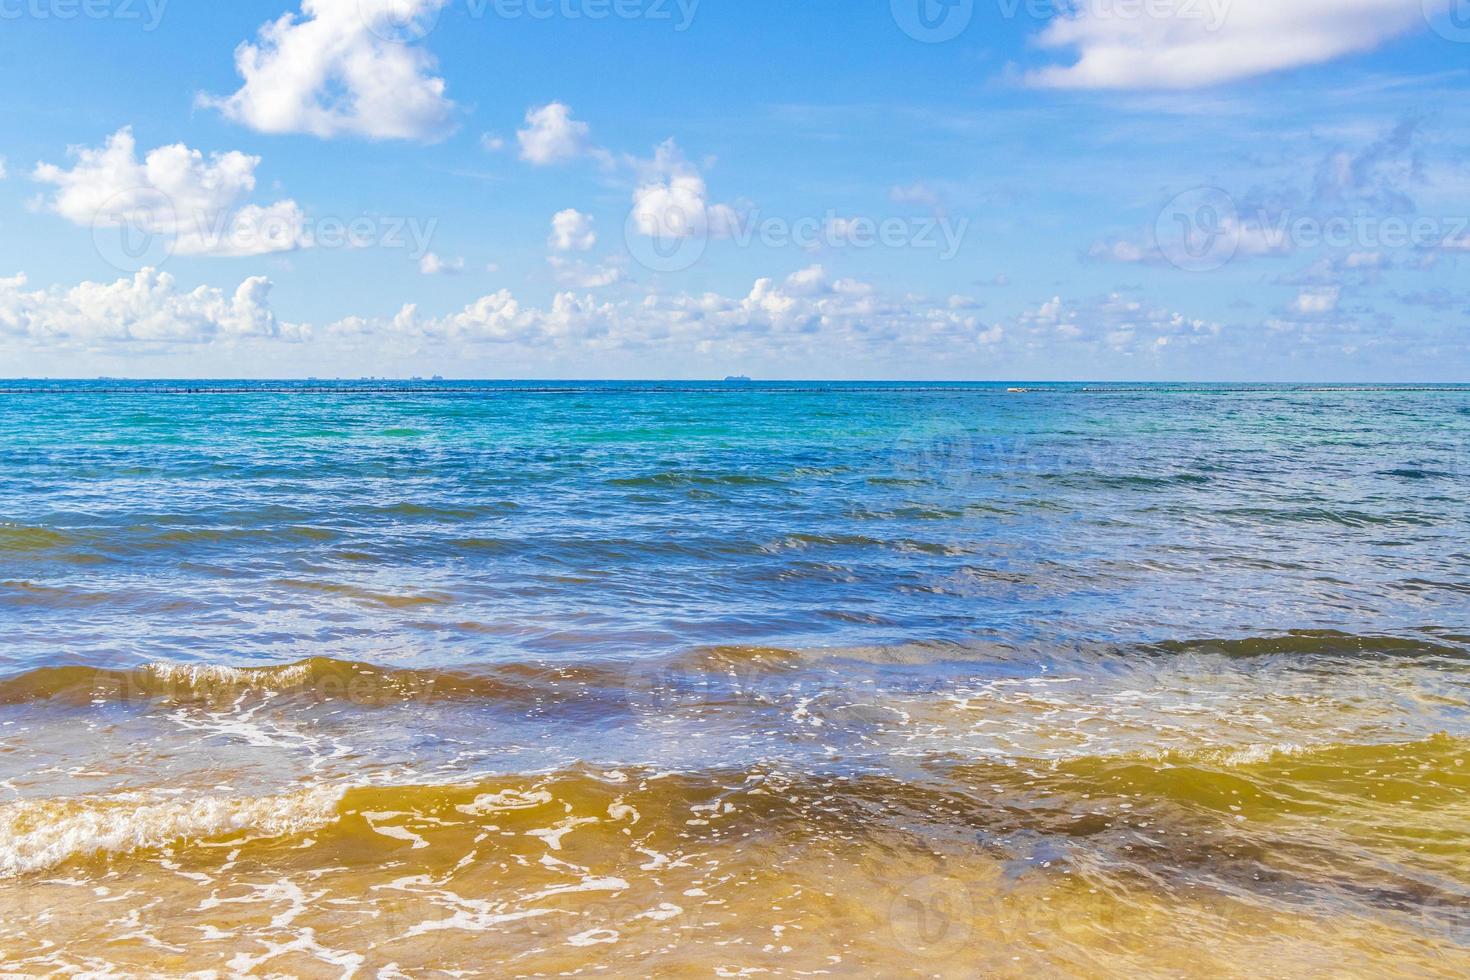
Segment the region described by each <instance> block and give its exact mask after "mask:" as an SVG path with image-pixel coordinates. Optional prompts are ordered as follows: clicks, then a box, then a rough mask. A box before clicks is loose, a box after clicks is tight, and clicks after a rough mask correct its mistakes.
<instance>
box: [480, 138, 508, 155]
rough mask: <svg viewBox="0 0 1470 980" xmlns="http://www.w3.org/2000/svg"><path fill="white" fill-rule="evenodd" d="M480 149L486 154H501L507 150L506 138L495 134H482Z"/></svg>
mask: <svg viewBox="0 0 1470 980" xmlns="http://www.w3.org/2000/svg"><path fill="white" fill-rule="evenodd" d="M480 148H481V149H483V150H484V151H485V152H486V153H499V152H500V151H501V150H503V149H505V139H504V137H501V136H497V135H495V134H494V133H481V134H480Z"/></svg>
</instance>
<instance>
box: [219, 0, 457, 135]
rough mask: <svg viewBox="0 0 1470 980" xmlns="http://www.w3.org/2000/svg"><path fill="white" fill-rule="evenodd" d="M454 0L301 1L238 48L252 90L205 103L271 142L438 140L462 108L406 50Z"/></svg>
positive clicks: (429, 62) (419, 54)
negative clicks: (302, 138)
mask: <svg viewBox="0 0 1470 980" xmlns="http://www.w3.org/2000/svg"><path fill="white" fill-rule="evenodd" d="M447 2H448V0H302V3H301V13H300V15H299V16H298V15H296V14H285V15H283V16H282V17H281V18H280V19H278V20H275V21H271V22H270V23H268V24H266V25H264V26H263V27H261V29H260V35H259V38H258V40H257V42H256V43H250V42H248V41H247V42H245V43H243V44H241V45H240V46H239V47H238V48H236V49H235V68H236V70H237V71H238V72H239V73H240V77H241V78H243V79H244V80H245V84H244V85H243V86H242V87H241V88H240V90H239V91H237V92H235V93H234V94H233V95H230V96H226V97H223V98H216V97H212V96H200V99H199V101H200V103H201V104H203V105H207V106H212V107H214V108H217V109H219V111H220V112H222V113H224V115H225V116H226V117H227V118H229V119H232V120H234V121H235V122H239V123H243V124H244V125H246V126H249V127H251V128H252V129H256V130H259V131H261V132H264V133H310V134H311V135H313V136H319V137H322V138H324V139H325V138H330V137H333V136H343V135H353V136H366V137H370V138H373V139H420V140H422V139H433V138H436V137H439V136H442V135H444V134H445V133H446V132H447V131H448V129H449V126H450V118H451V115H452V113H453V110H454V104H453V103H452V102H450V101H449V100H448V99H446V98H445V95H444V80H443V79H442V78H438V77H435V76H434V75H433V74H432V73H433V71H434V70H435V62H434V58H433V56H432V55H430V54H429V53H428V52H426V51H424V50H423V49H422V48H418V47H414V46H412V45H410V44H406V43H404V38H403V36H402V35H404V34H406V33H407V34H412V33H413V30H414V27H415V26H418V27H420V28H422V27H424V26H427V25H428V23H429V22H430V21H431V20H432V19H433V18H436V17H437V16H438V15H439V13H440V11H441V9H442V8H443V7H444V5H445V4H446V3H447Z"/></svg>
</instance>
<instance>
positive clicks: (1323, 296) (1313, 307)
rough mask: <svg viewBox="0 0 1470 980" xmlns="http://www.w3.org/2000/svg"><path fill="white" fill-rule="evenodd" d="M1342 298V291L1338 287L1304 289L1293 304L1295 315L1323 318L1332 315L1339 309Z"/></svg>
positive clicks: (1292, 308)
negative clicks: (1327, 314) (1338, 304)
mask: <svg viewBox="0 0 1470 980" xmlns="http://www.w3.org/2000/svg"><path fill="white" fill-rule="evenodd" d="M1341 296H1342V289H1341V288H1340V287H1337V286H1327V287H1323V288H1322V289H1304V290H1302V291H1301V292H1300V293H1298V294H1297V297H1296V299H1294V300H1292V302H1291V310H1292V312H1293V313H1300V314H1302V315H1303V316H1321V315H1323V314H1326V313H1332V312H1334V311H1335V310H1336V309H1337V303H1338V300H1339V299H1340V298H1341Z"/></svg>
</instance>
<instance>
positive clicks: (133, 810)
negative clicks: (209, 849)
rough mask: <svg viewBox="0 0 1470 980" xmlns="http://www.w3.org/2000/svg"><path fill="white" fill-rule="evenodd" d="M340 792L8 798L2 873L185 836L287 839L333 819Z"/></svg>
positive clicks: (1, 824) (2, 811)
mask: <svg viewBox="0 0 1470 980" xmlns="http://www.w3.org/2000/svg"><path fill="white" fill-rule="evenodd" d="M341 798H342V790H341V789H328V788H312V789H305V790H300V791H298V792H295V793H288V794H283V795H279V796H266V797H258V798H231V797H223V796H210V797H202V798H195V799H173V800H158V799H149V798H145V797H141V796H139V795H136V794H134V795H131V796H125V797H110V798H109V797H102V798H81V799H64V800H60V799H49V800H25V801H20V802H15V803H7V804H3V805H0V878H8V877H14V876H16V875H23V874H29V873H32V872H36V871H40V870H43V869H47V868H52V867H55V866H56V865H59V864H62V863H64V862H67V861H70V860H74V859H85V858H88V857H93V856H96V855H99V854H126V853H129V852H132V851H137V850H142V849H146V848H158V847H163V846H165V845H168V844H170V843H173V842H175V841H178V840H184V839H206V838H219V837H225V836H234V835H240V836H242V837H248V838H261V837H288V836H292V835H296V834H300V833H302V832H305V831H308V830H312V829H315V828H319V827H322V826H324V825H326V824H327V823H329V822H331V821H332V820H333V819H335V817H336V812H337V804H338V802H339V801H340V800H341Z"/></svg>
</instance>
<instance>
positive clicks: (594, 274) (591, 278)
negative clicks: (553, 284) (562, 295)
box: [546, 255, 623, 289]
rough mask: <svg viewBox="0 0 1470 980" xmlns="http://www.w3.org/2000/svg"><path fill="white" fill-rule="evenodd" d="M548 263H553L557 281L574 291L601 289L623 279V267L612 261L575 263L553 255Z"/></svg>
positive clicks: (552, 266)
mask: <svg viewBox="0 0 1470 980" xmlns="http://www.w3.org/2000/svg"><path fill="white" fill-rule="evenodd" d="M546 261H547V262H549V263H551V268H552V271H553V272H554V273H555V274H556V281H557V282H559V283H561V284H562V285H563V286H571V287H572V288H574V289H601V288H602V287H604V286H611V285H612V284H613V283H616V282H620V281H622V278H623V267H622V266H621V265H620V264H618V263H617V262H615V261H611V260H610V261H607V262H600V263H596V264H592V263H588V262H573V261H569V260H567V259H564V258H562V257H561V256H559V255H553V256H551V257H550V258H548V259H547V260H546Z"/></svg>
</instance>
